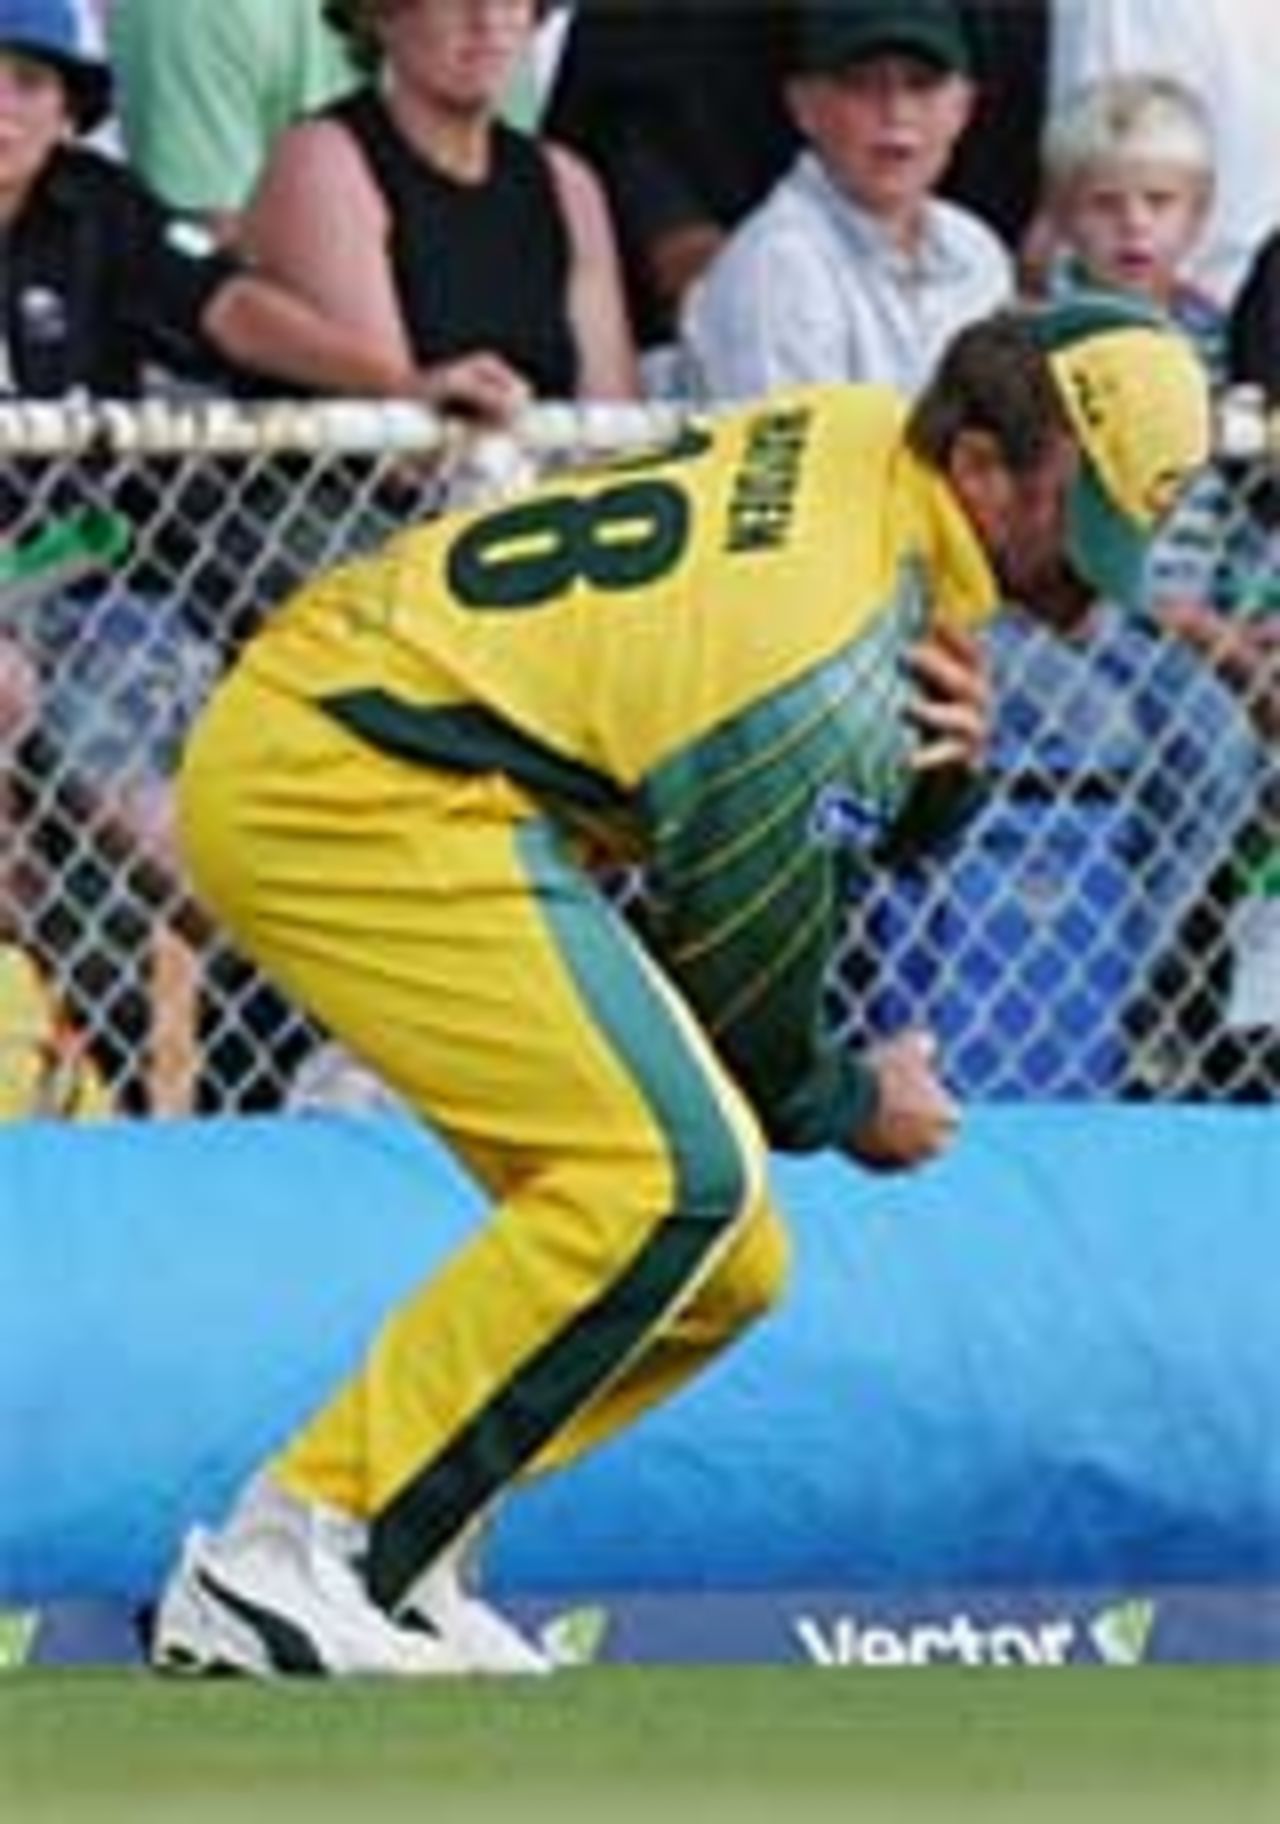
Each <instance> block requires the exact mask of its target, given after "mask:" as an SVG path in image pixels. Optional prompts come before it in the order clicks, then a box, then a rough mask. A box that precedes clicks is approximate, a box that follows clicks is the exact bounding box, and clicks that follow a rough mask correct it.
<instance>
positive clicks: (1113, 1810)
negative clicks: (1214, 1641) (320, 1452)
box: [0, 1667, 1280, 1824]
mask: <svg viewBox="0 0 1280 1824" xmlns="http://www.w3.org/2000/svg"><path fill="white" fill-rule="evenodd" d="M1278 1705H1280V1675H1277V1673H1276V1672H1275V1671H1274V1670H1272V1669H1265V1670H1264V1669H1256V1668H1244V1667H1241V1668H1232V1669H1214V1670H1208V1669H1202V1668H1185V1669H1183V1668H1145V1669H1142V1670H1133V1671H1129V1670H1124V1671H1119V1670H1115V1669H1106V1668H1097V1669H1095V1668H1078V1669H1072V1670H1069V1671H1054V1672H1043V1673H1037V1672H1025V1671H1023V1672H1016V1671H1011V1672H999V1671H989V1670H982V1671H968V1672H965V1671H956V1670H950V1669H946V1670H944V1669H937V1670H928V1671H909V1672H898V1673H892V1672H889V1673H883V1672H882V1673H866V1672H862V1673H856V1672H855V1673H839V1672H819V1671H814V1670H809V1669H805V1668H781V1669H766V1668H759V1669H754V1668H752V1669H748V1668H736V1669H707V1668H698V1669H692V1668H691V1669H688V1670H656V1669H642V1668H621V1667H618V1668H609V1667H602V1668H597V1669H595V1670H591V1671H584V1672H574V1673H567V1674H562V1675H561V1676H560V1677H558V1678H556V1679H552V1680H548V1681H546V1682H542V1681H534V1682H528V1681H521V1682H512V1681H506V1682H502V1683H493V1684H483V1683H477V1684H471V1683H468V1684H455V1683H447V1684H445V1683H442V1684H438V1685H437V1684H432V1683H425V1684H422V1683H414V1684H387V1683H372V1682H365V1681H358V1680H355V1681H345V1682H343V1683H340V1684H338V1683H335V1684H310V1683H303V1682H294V1683H289V1684H279V1685H274V1686H264V1685H253V1684H241V1683H231V1682H228V1683H206V1684H178V1683H174V1682H166V1681H161V1680H157V1679H154V1678H152V1677H150V1676H149V1675H148V1674H146V1673H143V1672H125V1671H100V1672H81V1671H73V1670H68V1669H63V1670H56V1671H55V1670H31V1671H26V1672H21V1673H13V1674H8V1675H5V1676H4V1677H0V1818H2V1819H4V1820H5V1824H10V1821H12V1824H90V1820H92V1824H161V1820H163V1821H164V1824H230V1821H232V1820H240V1819H244V1820H246V1824H259V1820H260V1821H261V1824H410V1821H411V1820H412V1824H480V1821H481V1820H485V1821H488V1820H493V1821H495V1824H496V1821H499V1820H507V1819H512V1820H519V1821H520V1824H534V1821H537V1824H541V1820H543V1819H547V1820H555V1821H556V1824H563V1821H564V1820H567V1819H586V1818H590V1819H592V1820H595V1821H598V1824H632V1821H633V1820H634V1821H636V1824H638V1821H639V1820H640V1819H644V1820H646V1824H683V1820H684V1819H686V1818H688V1819H695V1820H696V1819H706V1820H708V1824H719V1821H720V1820H726V1821H727V1820H730V1819H732V1820H733V1824H754V1821H755V1820H760V1821H761V1824H763V1821H764V1820H768V1821H769V1824H826V1820H828V1819H829V1820H832V1824H834V1821H835V1820H837V1819H838V1820H841V1824H861V1821H862V1820H865V1821H866V1824H924V1821H925V1820H928V1821H929V1824H934V1821H935V1820H936V1821H937V1824H970V1820H974V1821H976V1820H981V1821H982V1824H1060V1821H1061V1824H1065V1821H1066V1820H1068V1819H1070V1820H1072V1824H1111V1821H1112V1820H1115V1824H1193V1821H1194V1824H1280V1748H1278V1739H1277V1730H1278V1729H1280V1712H1278V1709H1277V1706H1278Z"/></svg>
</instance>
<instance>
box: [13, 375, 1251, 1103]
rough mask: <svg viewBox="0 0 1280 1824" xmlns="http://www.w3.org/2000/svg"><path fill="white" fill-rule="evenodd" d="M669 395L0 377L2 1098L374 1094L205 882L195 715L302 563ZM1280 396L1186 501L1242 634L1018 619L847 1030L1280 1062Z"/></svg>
mask: <svg viewBox="0 0 1280 1824" xmlns="http://www.w3.org/2000/svg"><path fill="white" fill-rule="evenodd" d="M678 422H679V412H678V408H677V407H674V406H671V407H666V406H664V407H656V406H648V407H636V408H623V407H608V408H602V407H583V408H573V407H543V408H538V410H536V411H535V412H534V413H532V414H531V415H530V418H529V420H528V423H527V425H526V426H525V427H524V429H523V430H522V434H521V438H520V441H519V442H518V443H517V442H516V441H514V440H506V439H496V438H493V437H488V438H479V439H477V438H475V437H470V438H468V437H466V436H464V435H463V434H461V433H460V432H458V431H457V430H450V429H449V428H448V427H446V426H445V425H443V424H442V423H441V422H440V421H438V420H436V419H434V418H432V417H431V416H430V415H429V414H427V413H424V412H422V411H419V410H417V409H416V408H411V407H407V406H406V407H396V406H372V405H369V406H365V405H358V404H346V405H339V404H330V405H325V404H320V405H316V404H308V405H303V404H280V405H265V406H264V405H255V406H251V407H250V406H242V405H236V404H232V403H229V402H224V401H211V400H198V401H195V402H192V403H190V404H183V403H181V402H176V403H175V402H160V401H156V402H148V403H145V404H143V405H141V406H138V407H125V406H116V405H96V406H89V405H84V406H56V407H55V406H41V405H34V404H26V405H24V404H14V405H0V509H2V510H3V514H4V519H3V523H4V525H5V527H6V533H5V539H4V542H3V545H2V546H0V752H3V756H4V764H3V766H2V767H0V935H2V938H3V943H2V944H0V1113H9V1114H12V1113H15V1112H22V1111H24V1110H25V1111H27V1112H35V1113H52V1114H65V1113H71V1112H85V1111H92V1110H95V1109H99V1108H102V1107H110V1108H113V1109H115V1110H116V1111H118V1112H128V1113H136V1114H151V1115H160V1114H173V1113H187V1112H192V1111H196V1112H210V1113H213V1112H249V1111H252V1110H258V1109H265V1108H280V1107H286V1108H291V1107H297V1106H300V1105H302V1106H306V1105H311V1104H314V1103H315V1102H317V1101H322V1102H338V1103H342V1104H347V1105H349V1104H351V1103H365V1102H368V1101H371V1100H373V1101H376V1099H377V1096H378V1093H379V1092H378V1090H377V1086H376V1085H373V1084H371V1083H370V1081H369V1080H368V1079H367V1078H365V1077H364V1076H363V1073H361V1072H360V1071H359V1069H358V1068H357V1067H356V1066H354V1065H353V1064H352V1062H351V1061H350V1060H347V1059H345V1058H343V1057H342V1056H341V1054H340V1053H338V1052H337V1051H336V1050H335V1048H334V1047H333V1046H332V1045H330V1044H329V1043H328V1042H327V1041H326V1038H325V1035H324V1034H323V1033H319V1032H317V1031H316V1030H314V1029H313V1027H312V1026H311V1025H310V1023H309V1022H308V1021H307V1020H306V1019H305V1018H303V1017H302V1015H301V1014H300V1013H299V1012H298V1011H297V1010H296V1009H295V1008H293V1007H291V1006H289V1005H288V1004H287V1003H286V1002H284V1001H283V1000H282V999H281V998H280V997H279V996H278V995H277V994H276V992H275V991H274V990H273V989H272V988H271V987H270V986H269V985H268V984H266V983H264V982H263V981H262V980H261V979H260V978H258V977H257V976H256V975H255V973H254V972H253V971H252V970H251V969H250V968H249V967H248V966H247V965H246V964H245V963H244V961H243V960H242V959H241V958H239V957H237V956H236V955H235V954H234V952H233V951H232V950H231V949H230V948H229V947H228V946H227V945H226V943H225V942H223V941H222V940H221V939H220V938H219V934H218V932H217V931H216V930H215V929H214V928H212V926H211V925H210V922H209V921H208V919H207V918H206V916H205V915H204V913H203V912H202V910H201V908H200V907H199V906H198V905H197V904H196V903H195V902H194V901H193V899H192V898H191V896H190V895H189V894H188V892H187V891H186V889H185V887H184V883H183V879H182V872H181V865H180V861H179V859H178V857H177V855H176V853H175V848H174V843H173V837H172V829H171V820H170V812H171V789H170V788H171V781H172V777H173V772H174V768H175V766H176V764H177V760H178V756H179V754H180V750H181V745H182V740H183V737H184V733H185V730H186V729H187V727H188V726H189V724H190V721H191V718H192V716H193V714H194V713H195V712H196V710H197V708H198V706H199V704H200V703H201V701H202V700H203V698H204V697H205V695H206V694H207V692H208V690H209V689H210V687H211V685H212V683H213V681H214V680H215V679H216V678H217V676H218V675H219V673H220V671H221V670H222V668H223V666H224V665H225V663H226V661H227V659H228V657H229V656H230V654H231V653H232V652H233V651H234V650H235V648H236V647H237V645H238V644H239V643H240V642H241V641H242V640H243V639H244V637H245V636H246V635H247V634H248V633H249V632H250V631H251V630H252V629H253V628H254V627H255V626H256V625H258V624H259V623H260V621H261V620H262V618H263V617H264V616H266V615H269V614H270V613H271V611H272V609H273V607H274V605H275V604H276V603H277V602H278V601H279V600H280V599H281V598H282V597H283V596H284V595H285V594H286V593H287V592H288V591H289V590H290V589H292V588H293V587H294V586H296V585H297V583H298V582H300V581H301V580H302V579H303V578H305V577H307V576H308V575H310V574H311V573H312V572H313V571H314V570H315V568H316V567H317V566H318V565H321V564H324V563H327V562H329V561H332V560H334V559H337V558H339V557H342V556H346V555H349V554H350V553H352V552H353V551H356V550H358V549H361V548H366V547H368V546H369V545H370V544H371V543H373V542H375V541H376V540H377V539H379V538H380V537H381V536H383V535H384V534H385V533H386V532H388V531H390V530H391V529H393V528H396V527H398V526H400V525H402V524H403V523H404V522H405V521H406V520H407V519H409V518H411V517H414V516H418V515H422V514H426V513H431V512H435V511H438V510H439V509H440V508H441V506H442V505H443V504H445V503H446V502H447V501H450V500H456V499H458V498H467V499H476V498H485V497H486V496H487V495H488V494H490V493H494V494H498V493H502V492H505V491H507V490H509V489H510V488H511V487H512V486H514V485H518V483H519V482H520V481H521V480H524V479H527V478H528V477H529V476H530V475H531V474H534V473H537V472H539V471H540V470H542V469H545V468H546V467H547V466H549V465H555V464H559V465H572V463H573V462H575V461H580V460H582V459H584V458H592V457H597V456H599V455H600V454H602V453H604V452H612V451H619V452H622V451H626V450H628V449H632V448H636V447H639V446H652V445H653V444H655V443H661V442H662V441H663V440H664V439H665V438H668V437H670V436H671V435H672V434H674V432H675V430H676V429H677V428H678ZM1275 428H1276V427H1275V423H1274V421H1273V420H1269V419H1268V418H1267V417H1266V415H1265V414H1264V413H1263V412H1262V411H1261V409H1260V407H1258V406H1257V405H1256V403H1255V402H1253V401H1242V400H1233V401H1231V402H1230V409H1229V410H1227V411H1224V416H1223V420H1222V426H1221V436H1220V443H1221V458H1220V463H1219V465H1218V468H1217V470H1216V472H1215V474H1214V475H1213V477H1212V478H1209V482H1208V483H1207V494H1206V497H1205V498H1202V499H1201V500H1200V501H1199V502H1198V503H1197V505H1196V510H1195V513H1194V515H1193V519H1194V523H1193V524H1190V525H1189V526H1188V527H1184V528H1183V533H1182V541H1183V545H1184V547H1186V548H1191V547H1194V549H1195V552H1196V561H1197V563H1198V565H1199V572H1198V575H1199V581H1198V582H1197V583H1196V585H1195V586H1196V588H1197V590H1199V591H1201V592H1202V593H1203V595H1204V596H1205V597H1206V599H1207V598H1209V597H1212V596H1215V595H1216V596H1217V597H1218V598H1219V605H1220V606H1221V607H1222V608H1223V610H1224V616H1223V620H1222V623H1221V627H1222V632H1221V650H1220V651H1217V652H1214V651H1211V650H1208V647H1210V646H1211V645H1212V641H1213V639H1215V638H1217V637H1218V636H1217V635H1216V634H1215V635H1213V636H1211V637H1210V638H1209V640H1208V641H1207V642H1206V638H1205V636H1204V633H1203V629H1202V630H1201V632H1200V636H1199V638H1200V646H1201V648H1203V650H1197V649H1196V648H1195V647H1194V646H1193V645H1192V644H1191V643H1190V642H1189V641H1188V640H1187V639H1183V638H1177V637H1174V636H1172V635H1170V634H1168V633H1167V632H1162V631H1158V630H1156V629H1155V627H1154V626H1148V625H1143V624H1140V623H1139V622H1137V621H1135V620H1133V619H1132V618H1124V617H1120V616H1118V615H1111V614H1109V613H1107V612H1105V611H1104V612H1103V613H1102V614H1101V615H1100V616H1099V620H1098V624H1097V626H1096V627H1095V628H1094V629H1093V630H1092V632H1091V634H1090V636H1089V638H1088V639H1087V640H1084V641H1081V642H1076V643H1071V644H1067V643H1064V642H1062V641H1061V640H1059V639H1057V638H1056V637H1054V636H1053V635H1051V634H1049V633H1047V632H1046V631H1045V630H1043V629H1041V628H1039V627H1037V626H1036V625H1035V624H1034V623H1033V622H1032V621H1031V620H1029V619H1028V618H1027V617H1025V616H1023V615H1020V614H1018V613H1016V612H1012V611H1011V612H1010V613H1008V614H1007V615H1005V616H1004V617H1002V619H1001V622H1000V624H999V626H998V627H997V629H996V630H995V632H994V633H993V634H992V636H991V637H992V656H993V663H994V669H995V676H996V679H997V693H998V694H997V702H998V714H997V739H996V747H995V756H994V758H995V766H994V788H993V791H992V794H991V797H990V800H989V802H988V804H987V806H986V808H985V810H984V811H983V812H982V813H981V814H980V816H979V818H978V819H977V821H976V822H975V823H974V825H973V826H972V827H971V829H970V830H969V831H968V832H967V833H966V835H965V836H964V838H963V839H962V840H961V842H960V843H959V845H958V846H957V847H956V848H955V849H954V850H953V851H952V852H951V853H950V854H949V855H948V856H947V857H945V858H943V859H941V860H940V861H939V862H937V863H934V864H931V865H930V866H929V867H928V869H927V870H922V871H921V872H919V873H917V874H913V875H905V876H900V877H897V878H895V879H893V880H886V881H884V882H883V883H882V884H881V885H880V886H879V887H877V889H876V890H875V892H874V893H873V894H872V896H871V897H870V899H869V900H867V901H866V902H865V903H862V904H860V905H858V906H856V907H851V908H850V919H849V929H848V937H847V941H846V943H845V945H844V947H843V949H842V951H841V954H840V956H839V958H838V959H837V963H836V966H835V967H834V968H833V971H832V974H831V978H830V984H829V993H830V1001H831V1008H832V1012H833V1015H834V1018H835V1021H836V1024H837V1026H838V1028H839V1030H840V1032H841V1034H842V1036H843V1037H844V1038H846V1039H847V1040H848V1041H849V1042H851V1043H852V1042H857V1041H861V1040H863V1039H865V1038H866V1037H868V1036H871V1035H874V1034H876V1033H881V1032H888V1031H891V1030H894V1029H895V1028H897V1027H899V1026H901V1025H902V1024H904V1023H907V1022H925V1023H928V1024H929V1025H931V1026H933V1027H934V1029H935V1030H936V1031H937V1032H938V1034H939V1036H940V1038H941V1040H942V1043H943V1047H944V1055H945V1058H946V1061H947V1067H948V1071H949V1073H950V1075H951V1077H952V1079H953V1081H954V1082H955V1083H956V1085H957V1087H958V1088H959V1089H960V1090H961V1091H962V1092H963V1093H965V1094H966V1095H968V1096H972V1097H983V1098H994V1099H1052V1098H1066V1097H1071V1098H1079V1097H1086V1098H1087V1097H1102V1098H1108V1099H1113V1098H1117V1097H1144V1098H1175V1097H1197V1098H1205V1099H1212V1100H1226V1099H1240V1098H1250V1099H1265V1098H1270V1097H1271V1096H1273V1095H1274V1094H1275V1093H1276V1091H1277V1089H1278V1088H1280V1005H1278V1003H1280V816H1278V813H1277V785H1276V773H1277V766H1276V755H1275V745H1276V743H1275V737H1276V721H1277V717H1276V703H1277V698H1280V678H1278V677H1277V673H1276V669H1275V665H1276V653H1277V650H1278V646H1277V642H1276V639H1275V637H1274V636H1275V634H1276V629H1277V627H1280V509H1278V507H1277V499H1276V496H1277V483H1276V477H1277V474H1280V462H1277V443H1276V436H1275ZM1269 667H1270V669H1269ZM630 888H631V890H632V891H639V892H642V891H643V883H642V882H633V883H630Z"/></svg>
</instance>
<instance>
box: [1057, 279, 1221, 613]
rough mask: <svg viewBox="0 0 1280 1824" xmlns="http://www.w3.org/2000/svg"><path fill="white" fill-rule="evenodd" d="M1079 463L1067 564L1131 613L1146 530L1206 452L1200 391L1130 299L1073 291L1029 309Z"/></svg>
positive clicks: (1149, 313)
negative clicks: (1076, 445) (1062, 298)
mask: <svg viewBox="0 0 1280 1824" xmlns="http://www.w3.org/2000/svg"><path fill="white" fill-rule="evenodd" d="M1030 316H1031V325H1032V331H1033V334H1034V335H1035V338H1036V341H1037V342H1038V344H1039V345H1040V347H1041V348H1042V349H1043V350H1044V352H1045V354H1046V355H1047V356H1048V359H1049V365H1050V368H1051V369H1052V371H1053V376H1054V379H1055V381H1056V383H1057V386H1058V390H1059V392H1060V394H1061V396H1062V400H1063V404H1064V405H1065V407H1066V411H1067V416H1068V418H1069V419H1070V421H1071V427H1072V429H1073V431H1074V432H1075V435H1076V438H1077V440H1078V442H1079V445H1080V451H1081V455H1082V457H1083V460H1082V462H1081V464H1080V470H1079V474H1078V475H1077V477H1076V480H1075V482H1074V483H1073V485H1072V491H1071V496H1070V499H1069V501H1068V504H1067V515H1068V519H1067V548H1068V552H1069V555H1070V557H1071V561H1072V563H1073V564H1074V565H1075V567H1076V569H1077V570H1078V571H1079V572H1080V574H1081V576H1083V577H1084V579H1085V581H1086V582H1088V583H1091V584H1092V585H1093V587H1094V588H1095V589H1097V590H1098V591H1099V592H1100V593H1101V594H1102V595H1104V596H1106V597H1107V598H1108V599H1109V600H1111V601H1116V602H1121V603H1126V604H1129V605H1132V606H1138V605H1140V602H1141V598H1142V586H1143V577H1144V573H1145V569H1146V558H1147V551H1148V548H1149V546H1150V543H1151V538H1152V535H1153V533H1154V532H1155V531H1156V530H1157V528H1158V527H1159V525H1160V523H1161V521H1162V520H1163V519H1164V518H1165V516H1166V515H1167V514H1168V512H1169V510H1170V508H1171V507H1172V506H1173V504H1174V502H1175V501H1176V500H1177V498H1178V496H1179V495H1180V494H1181V493H1182V491H1183V489H1184V488H1185V487H1186V485H1187V483H1188V482H1189V481H1190V480H1191V478H1192V476H1193V475H1194V474H1195V473H1196V471H1197V470H1198V469H1201V468H1203V467H1204V465H1205V463H1206V462H1207V461H1208V460H1209V455H1210V451H1211V446H1212V433H1211V420H1210V406H1209V386H1208V381H1207V379H1206V376H1205V372H1204V368H1203V366H1202V365H1201V362H1200V358H1199V356H1198V355H1197V354H1196V352H1195V350H1194V348H1193V347H1192V346H1191V343H1190V341H1189V340H1188V338H1187V337H1186V335H1185V334H1184V333H1183V332H1182V331H1181V330H1180V329H1178V328H1177V327H1176V326H1175V325H1174V324H1172V323H1171V322H1170V321H1169V320H1168V319H1167V318H1166V317H1163V316H1161V315H1160V313H1159V312H1158V311H1156V310H1154V309H1153V308H1151V307H1150V306H1148V305H1145V304H1142V303H1140V302H1139V301H1137V300H1136V299H1128V298H1120V297H1114V296H1112V295H1111V294H1109V293H1079V294H1077V295H1076V296H1074V297H1072V298H1070V299H1068V300H1065V301H1064V302H1062V303H1056V304H1046V305H1043V306H1042V307H1040V308H1039V309H1037V310H1034V311H1032V312H1031V313H1030Z"/></svg>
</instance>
